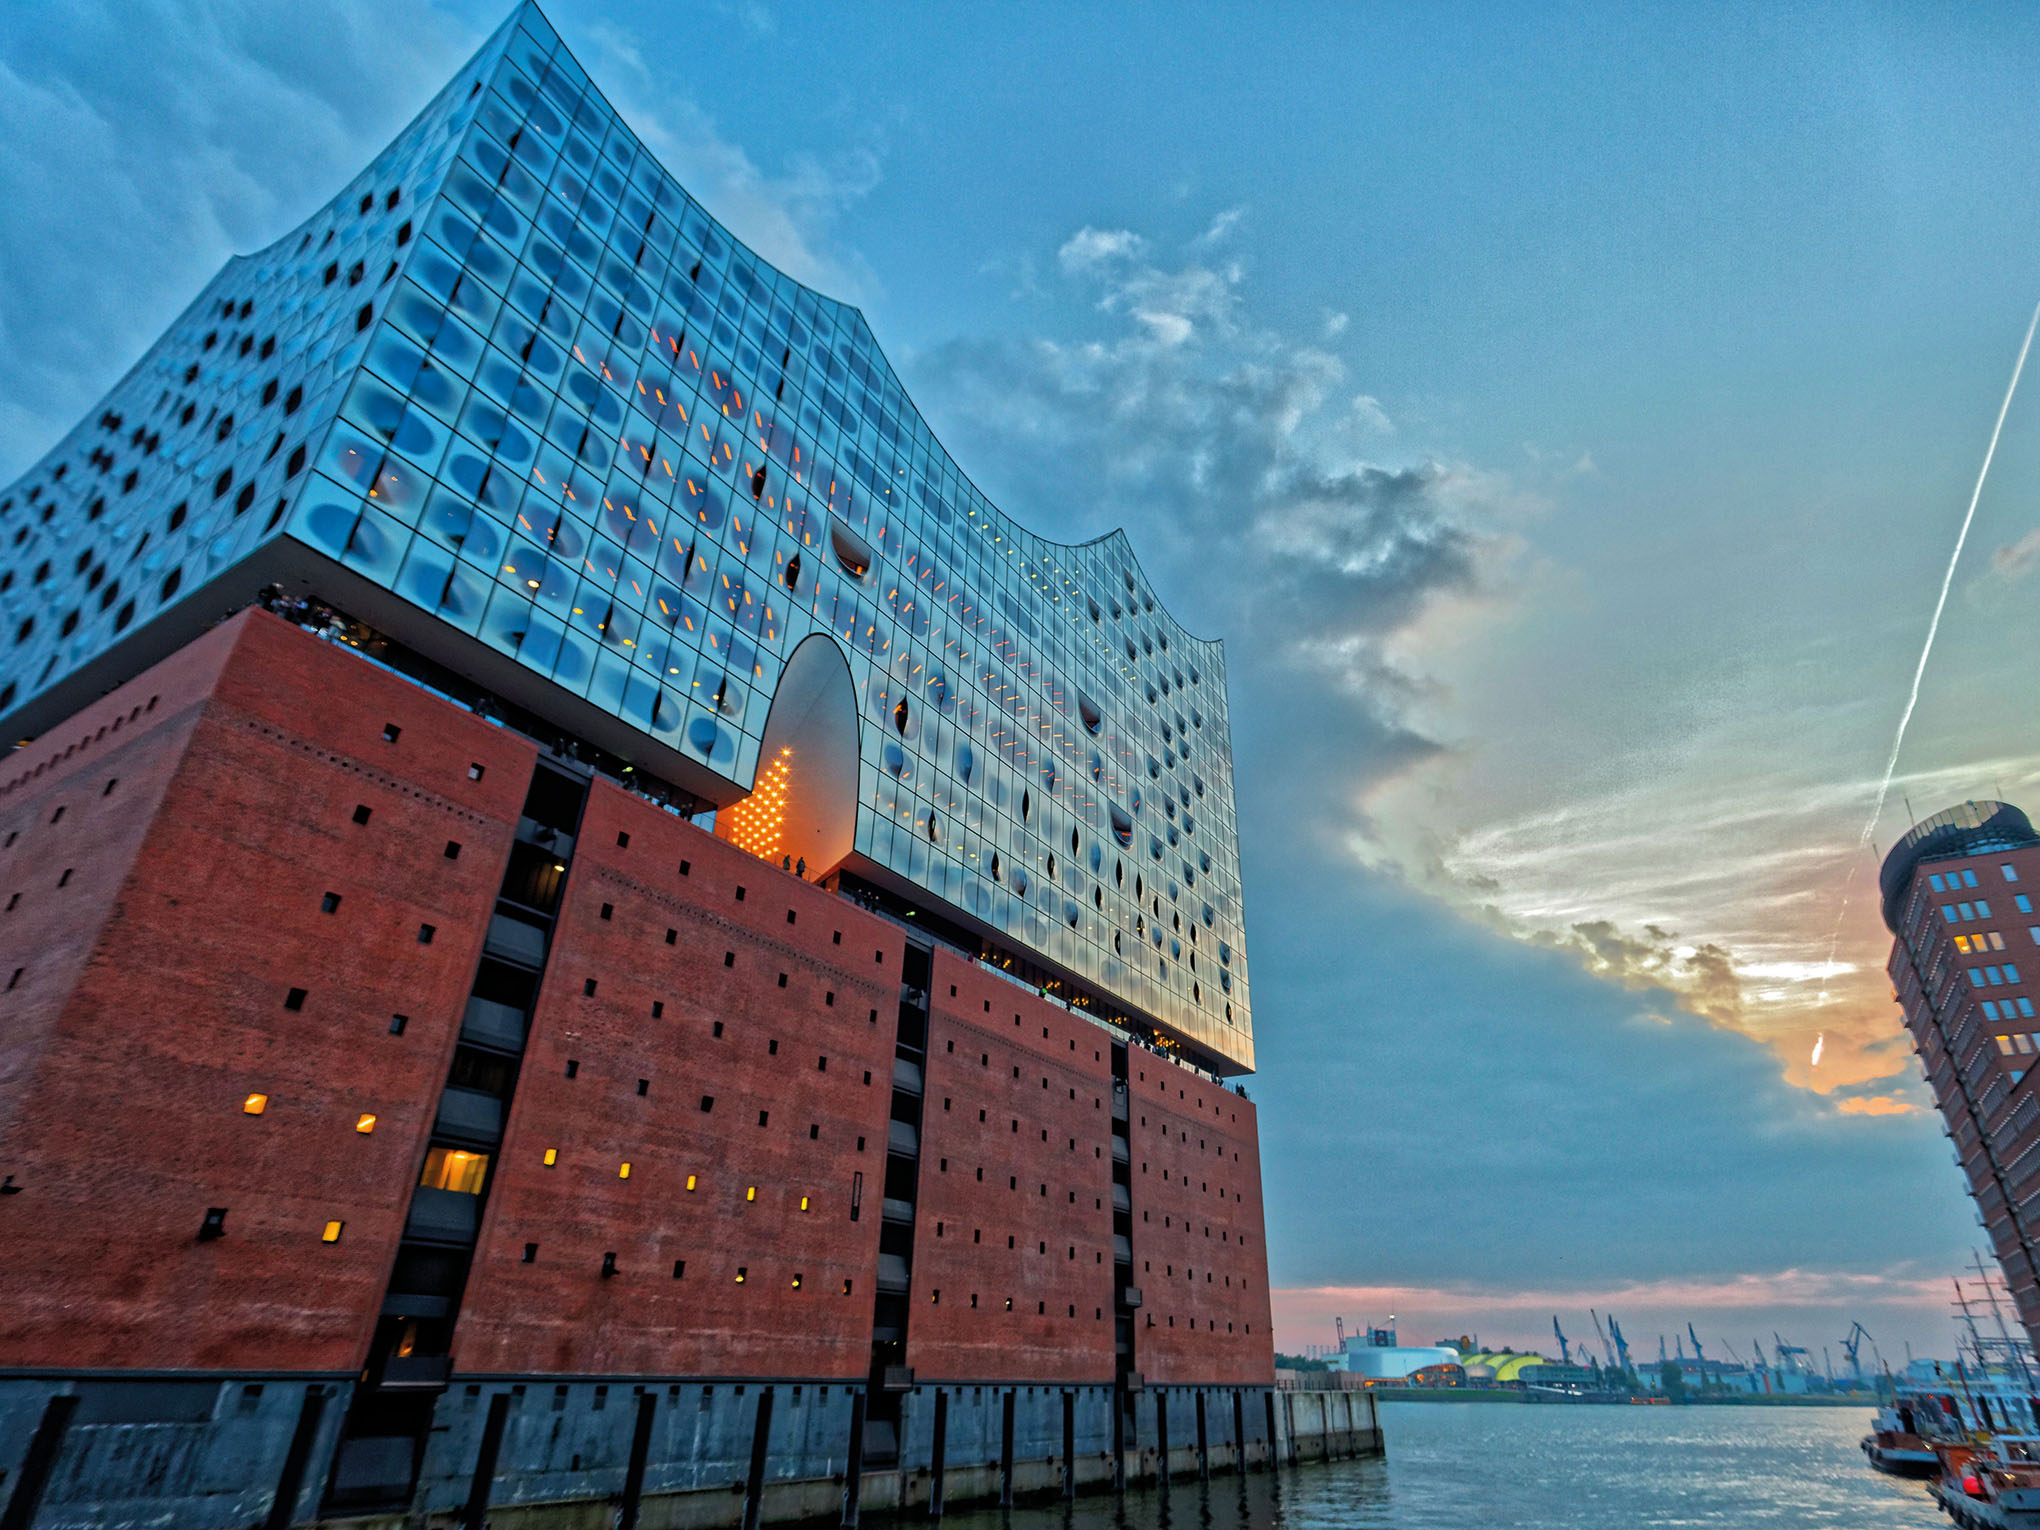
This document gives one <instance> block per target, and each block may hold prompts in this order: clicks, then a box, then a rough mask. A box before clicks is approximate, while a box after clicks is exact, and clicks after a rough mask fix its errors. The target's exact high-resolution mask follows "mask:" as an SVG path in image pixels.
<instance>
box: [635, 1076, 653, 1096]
mask: <svg viewBox="0 0 2040 1530" xmlns="http://www.w3.org/2000/svg"><path fill="white" fill-rule="evenodd" d="M637 1092H638V1093H639V1094H641V1095H644V1094H650V1093H651V1092H652V1081H651V1080H650V1079H648V1078H641V1079H639V1080H638V1081H637Z"/></svg>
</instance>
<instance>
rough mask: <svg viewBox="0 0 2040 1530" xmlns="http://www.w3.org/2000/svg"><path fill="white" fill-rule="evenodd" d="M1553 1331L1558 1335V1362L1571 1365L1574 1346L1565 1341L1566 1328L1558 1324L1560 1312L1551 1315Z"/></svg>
mask: <svg viewBox="0 0 2040 1530" xmlns="http://www.w3.org/2000/svg"><path fill="white" fill-rule="evenodd" d="M1551 1331H1552V1332H1553V1333H1555V1334H1557V1335H1558V1363H1559V1364H1560V1365H1571V1364H1572V1346H1571V1345H1569V1344H1567V1343H1566V1341H1565V1330H1564V1329H1563V1328H1561V1327H1559V1326H1558V1314H1557V1313H1556V1312H1554V1313H1552V1315H1551Z"/></svg>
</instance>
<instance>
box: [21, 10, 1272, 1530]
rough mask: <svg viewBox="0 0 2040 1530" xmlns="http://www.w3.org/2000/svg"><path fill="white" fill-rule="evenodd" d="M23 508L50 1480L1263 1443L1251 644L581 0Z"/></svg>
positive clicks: (311, 1498)
mask: <svg viewBox="0 0 2040 1530" xmlns="http://www.w3.org/2000/svg"><path fill="white" fill-rule="evenodd" d="M0 538H4V544H0V545H4V546H5V547H6V549H7V552H6V561H5V564H4V566H0V634H4V636H0V642H4V643H5V644H6V645H7V646H6V648H5V650H4V654H5V657H4V659H0V726H4V727H6V728H8V729H9V730H10V732H9V734H8V736H10V737H16V738H21V739H23V740H24V742H23V743H22V744H21V745H20V747H18V748H17V749H16V751H15V752H14V754H13V756H12V757H11V758H10V759H9V760H8V761H7V762H6V768H5V769H4V770H0V880H4V884H5V885H4V886H0V902H4V906H5V912H4V914H0V946H4V952H0V1246H4V1248H5V1249H6V1255H7V1256H6V1258H5V1259H0V1472H4V1473H5V1474H6V1475H5V1476H4V1477H0V1495H4V1499H5V1502H6V1503H7V1505H8V1508H7V1511H6V1512H8V1513H9V1514H10V1515H14V1516H17V1517H21V1518H22V1522H23V1523H26V1522H27V1521H26V1516H28V1515H31V1514H33V1515H34V1516H35V1519H34V1522H35V1523H37V1524H49V1525H78V1526H84V1525H112V1524H125V1523H131V1522H136V1521H140V1520H147V1521H149V1522H150V1523H153V1524H157V1525H163V1526H171V1527H176V1530H213V1527H225V1526H229V1525H236V1526H238V1525H246V1524H250V1523H257V1522H261V1523H266V1524H269V1525H273V1526H281V1525H286V1524H291V1523H300V1522H308V1521H315V1520H332V1519H339V1518H348V1517H358V1516H362V1515H389V1514H399V1513H409V1514H425V1515H428V1516H441V1517H448V1518H451V1517H464V1518H465V1521H466V1522H467V1523H471V1524H476V1525H479V1523H480V1520H481V1517H482V1515H483V1514H487V1515H488V1516H490V1517H492V1518H494V1519H496V1520H497V1521H499V1522H501V1523H508V1522H509V1521H510V1519H511V1518H517V1519H519V1520H520V1522H529V1523H532V1524H538V1523H541V1522H549V1521H550V1520H551V1519H555V1518H557V1519H559V1520H560V1521H561V1522H565V1521H566V1520H569V1519H572V1520H575V1521H576V1522H579V1517H582V1516H585V1514H586V1512H587V1510H588V1506H589V1504H590V1503H591V1502H593V1501H601V1500H609V1501H613V1502H615V1503H617V1504H619V1505H620V1506H621V1509H620V1512H621V1513H622V1515H623V1516H624V1518H625V1520H626V1522H629V1523H635V1522H636V1519H637V1516H638V1515H639V1513H640V1512H641V1506H650V1505H654V1504H656V1505H657V1508H656V1511H654V1510H653V1509H651V1508H650V1507H646V1508H644V1510H643V1512H647V1513H653V1512H655V1513H656V1517H657V1518H658V1519H659V1520H661V1521H663V1522H666V1523H671V1524H686V1523H702V1524H719V1523H734V1522H736V1521H738V1520H745V1521H751V1522H755V1521H757V1520H759V1519H770V1518H777V1517H790V1516H794V1515H812V1514H816V1513H820V1512H829V1513H835V1512H838V1511H839V1510H840V1509H841V1508H843V1507H844V1506H846V1505H847V1507H848V1508H849V1509H850V1510H852V1511H853V1512H854V1510H855V1509H856V1507H857V1504H858V1501H859V1496H860V1494H861V1493H863V1492H865V1491H866V1487H867V1484H872V1485H873V1486H872V1487H871V1489H870V1490H871V1491H872V1492H874V1493H876V1494H877V1496H878V1497H879V1498H880V1499H881V1500H882V1501H885V1502H905V1501H926V1500H927V1499H929V1498H931V1497H932V1498H934V1499H936V1500H940V1498H941V1497H942V1495H943V1494H944V1492H945V1483H947V1484H948V1490H949V1491H950V1492H951V1493H952V1494H953V1495H967V1494H970V1493H974V1492H985V1491H991V1492H1003V1493H1007V1494H1010V1493H1012V1492H1014V1491H1023V1492H1024V1491H1027V1490H1029V1489H1030V1488H1062V1489H1067V1490H1074V1489H1075V1488H1077V1487H1079V1486H1081V1485H1085V1484H1089V1483H1097V1482H1110V1481H1112V1480H1114V1478H1115V1477H1118V1476H1120V1475H1122V1474H1124V1473H1127V1472H1132V1473H1135V1474H1139V1473H1143V1472H1148V1473H1151V1472H1153V1471H1154V1470H1156V1469H1157V1467H1158V1465H1160V1464H1162V1463H1165V1462H1167V1461H1168V1460H1170V1459H1171V1458H1172V1456H1173V1458H1174V1459H1176V1460H1177V1461H1178V1462H1179V1463H1189V1462H1196V1463H1198V1464H1201V1465H1204V1466H1207V1467H1208V1466H1209V1465H1211V1464H1212V1463H1214V1462H1216V1463H1217V1464H1219V1465H1225V1464H1235V1463H1237V1464H1245V1463H1246V1462H1248V1461H1259V1460H1265V1459H1267V1458H1268V1455H1269V1452H1270V1449H1271V1445H1272V1437H1273V1435H1274V1432H1275V1429H1276V1420H1277V1410H1276V1408H1275V1406H1274V1402H1273V1399H1272V1397H1271V1394H1270V1391H1269V1388H1270V1387H1271V1385H1272V1382H1273V1379H1274V1378H1273V1357H1272V1340H1271V1334H1270V1331H1269V1304H1268V1292H1267V1283H1266V1256H1265V1250H1264V1247H1263V1243H1262V1218H1261V1198H1260V1168H1259V1158H1258V1145H1257V1143H1258V1138H1257V1129H1256V1120H1255V1115H1254V1110H1253V1106H1252V1105H1251V1103H1250V1102H1249V1101H1248V1100H1247V1099H1246V1098H1245V1096H1244V1094H1243V1092H1241V1091H1240V1090H1239V1089H1237V1088H1236V1087H1233V1086H1230V1085H1229V1084H1228V1083H1227V1082H1226V1080H1228V1079H1230V1078H1232V1077H1234V1076H1236V1075H1238V1074H1241V1073H1244V1072H1247V1071H1250V1070H1251V1068H1252V1064H1253V1045H1252V1028H1251V1021H1250V1012H1249V1008H1248V996H1247V978H1246V964H1245V962H1246V959H1245V951H1244V945H1243V926H1242V917H1243V916H1242V908H1241V900H1240V888H1239V868H1238V854H1237V845H1236V840H1235V836H1234V820H1233V802H1232V778H1231V762H1230V754H1229V747H1228V741H1227V714H1226V703H1225V675H1224V659H1223V652H1222V650H1221V648H1220V647H1219V645H1218V644H1217V643H1215V642H1210V641H1206V640H1203V639H1200V638H1198V637H1196V636H1194V635H1192V634H1190V633H1188V632H1187V631H1185V630H1184V629H1183V628H1182V627H1181V626H1180V625H1179V624H1178V623H1177V622H1175V621H1174V620H1173V619H1172V618H1171V617H1170V616H1169V615H1168V613H1167V612H1166V611H1165V610H1164V609H1162V607H1161V606H1160V605H1159V604H1158V603H1157V602H1156V600H1155V598H1154V594H1153V592H1152V589H1151V587H1150V586H1149V584H1148V583H1147V581H1146V579H1145V576H1144V575H1143V574H1142V572H1141V570H1140V568H1139V566H1138V564H1137V562H1136V561H1135V560H1134V558H1133V555H1132V552H1131V549H1130V547H1129V546H1128V544H1127V542H1126V539H1125V538H1124V537H1123V536H1122V535H1120V534H1118V533H1116V532H1115V533H1113V534H1111V535H1109V536H1106V537H1103V538H1100V539H1099V540H1097V541H1095V542H1090V543H1086V544H1083V545H1081V546H1066V545H1061V544H1056V543H1052V542H1049V541H1046V540H1044V539H1042V538H1039V537H1036V536H1034V535H1033V534H1031V533H1030V532H1028V531H1027V530H1026V529H1025V528H1023V527H1021V526H1019V525H1017V524H1016V523H1015V522H1013V521H1012V520H1010V519H1009V518H1007V517H1005V516H1004V515H1002V514H1001V513H1000V512H999V511H998V510H997V509H995V508H994V507H993V506H992V505H991V504H990V503H989V502H987V501H986V500H985V499H984V498H983V496H982V495H980V494H979V493H978V492H977V491H976V490H975V488H974V487H972V486H971V484H970V483H969V481H968V480H967V479H966V478H965V477H964V476H963V475H962V473H961V472H960V471H959V470H958V469H957V468H956V466H955V465H954V464H953V463H952V462H951V461H950V459H949V458H948V456H947V455H946V454H945V453H944V452H943V450H942V449H941V447H940V446H939V444H937V443H936V442H935V441H934V439H933V437H932V436H931V435H930V433H929V432H928V430H927V429H926V427H925V426H924V425H923V423H922V422H921V420H920V418H919V416H918V414H917V413H916V412H915V410H914V408H913V405H912V403H911V402H910V401H909V400H908V398H907V397H906V395H905V393H904V392H903V391H902V390H901V388H900V387H899V384H898V382H897V380H896V379H895V378H894V376H893V374H892V372H891V370H890V368H889V367H888V366H887V364H886V362H885V360H884V358H883V356H882V355H881V354H880V352H879V350H878V348H877V345H876V343H875V341H874V340H873V339H872V337H871V335H870V332H869V329H868V328H867V326H866V325H865V323H864V321H863V319H862V317H861V315H859V314H858V313H856V312H855V311H854V310H852V309H849V308H846V307H844V306H843V305H841V304H839V303H836V302H833V301H831V300H829V299H827V298H824V297H822V296H820V295H818V294H816V293H814V292H812V291H810V290H809V289H806V288H804V287H802V286H800V285H799V284H797V283H795V282H793V281H791V280H789V279H788V278H787V277H785V276H784V275H783V274H781V273H779V272H777V271H775V270H773V269H772V268H771V267H769V266H767V265H766V264H764V263H763V262H762V261H760V260H758V259H757V257H755V256H754V255H752V254H751V253H750V252H749V251H747V250H745V249H744V248H743V247H742V246H741V245H740V244H738V243H737V242H736V241H735V240H734V239H732V238H731V237H730V235H729V234H728V233H727V232H726V231H725V230H723V229H722V228H721V227H720V226H719V225H717V224H716V223H715V222H714V221H713V219H711V218H710V217H709V216H708V215H707V214H706V212H705V211H704V210H703V209H702V208H700V207H699V206H698V205H697V204H696V203H694V202H693V201H692V200H691V199H689V198H688V197H687V195H686V193H685V192H684V191H682V190H681V189H680V188H679V187H678V186H677V185H676V184H675V183H674V182H673V181H672V180H671V178H670V177H668V176H667V175H666V174H665V173H664V172H663V171H662V170H661V169H660V167H659V166H658V165H657V164H656V162H655V161H653V160H652V158H651V157H650V156H649V155H648V154H647V153H646V152H645V150H644V149H643V147H642V145H641V144H639V143H638V141H637V140H636V139H635V138H634V137H633V136H632V135H631V133H630V132H629V130H628V129H627V128H626V127H625V126H624V124H623V123H622V122H621V121H620V119H619V118H618V117H617V116H616V114H615V113H614V112H613V111H612V110H611V109H610V108H609V106H608V105H607V104H606V103H605V102H604V101H603V100H602V98H601V96H600V94H599V93H598V92H597V91H596V90H595V89H594V87H593V86H592V85H591V84H590V83H589V81H588V80H587V78H586V76H585V75H584V74H583V73H582V72H581V71H580V69H579V68H578V66H577V65H576V64H575V62H574V60H573V59H572V58H571V57H570V56H569V54H568V53H567V51H566V50H565V49H564V48H563V47H562V45H561V44H560V42H559V40H558V38H557V37H556V36H555V34H554V33H553V32H552V30H551V28H550V27H549V26H548V25H547V23H546V21H545V19H544V18H543V16H542V15H540V14H539V12H538V11H537V10H536V8H535V7H531V6H525V7H522V8H520V9H519V10H518V11H517V12H516V13H515V14H514V15H513V16H512V17H511V18H510V20H509V21H508V22H507V23H506V24H505V25H504V27H503V28H502V29H501V30H500V31H499V32H498V33H497V35H496V36H495V37H493V38H492V39H491V40H490V41H489V43H488V44H486V45H485V46H484V47H483V49H482V50H481V51H480V52H479V53H478V54H477V56H476V57H475V58H474V59H473V60H472V61H471V62H470V63H469V64H468V65H467V66H466V67H465V68H464V69H463V70H462V71H461V72H460V74H459V76H458V77H457V78H456V79H455V80H454V81H453V82H452V83H451V84H450V85H449V86H448V87H447V88H446V89H445V90H444V91H443V92H441V94H440V95H439V96H438V97H437V98H436V99H435V100H434V101H433V102H432V103H431V104H430V105H429V106H428V107H427V108H426V109H425V111H424V112H423V113H422V114H421V116H420V117H419V118H418V119H417V120H416V121H415V122H414V123H413V124H412V125H411V126H410V127H409V128H408V129H406V131H405V132H404V133H403V134H402V135H401V136H400V137H399V138H398V139H397V140H396V141H395V142H394V143H393V144H392V145H391V146H390V147H389V148H388V149H387V150H386V151H385V152H384V153H383V154H382V155H381V156H379V158H378V159H377V160H376V162H375V163H374V164H373V165H372V166H370V167H369V169H368V170H367V171H365V172H364V173H363V174H362V175H361V176H360V177H358V178H357V180H356V181H355V182H354V183H353V184H351V185H350V186H349V187H348V188H347V189H346V190H345V191H343V192H342V193H341V195H340V196H338V197H337V198H335V199H334V201H333V202H332V203H330V204H329V205H328V206H327V207H326V208H324V209H323V210H322V211H321V212H320V213H318V214H317V215H315V216H314V217H313V218H312V219H311V220H310V221H309V222H308V223H307V224H305V225H304V226H303V227H302V228H301V229H298V230H295V231H293V232H292V233H291V234H290V235H288V236H286V237H285V238H284V239H282V240H280V241H279V242H278V243H277V244H276V245H275V246H273V247H271V248H270V249H268V250H266V251H264V252H262V253H261V254H259V255H256V256H253V257H249V258H246V259H238V260H236V261H233V262H231V263H230V264H229V265H228V266H227V267H226V269H225V270H223V271H222V272H221V273H220V275H219V276H218V277H217V278H216V279H215V280H214V281H213V282H212V283H211V284H210V285H209V286H208V288H207V289H206V291H205V292H204V293H203V294H202V295H201V296H200V298H199V299H198V301H197V302H196V303H194V304H193V306H192V307H191V308H190V309H189V310H188V311H187V312H186V314H185V315H184V316H183V318H182V319H180V321H179V322H178V324H177V325H176V326H175V327H174V328H173V329H172V331H171V332H170V333H169V334H167V335H166V336H165V337H164V338H163V339H162V340H161V341H160V342H159V343H158V344H157V345H156V346H155V347H153V348H152V349H151V350H150V352H149V353H148V354H147V355H146V356H145V357H144V358H143V359H142V361H141V362H140V363H139V364H138V365H137V366H136V367H135V368H134V369H133V370H132V371H131V372H130V373H129V374H128V375H127V377H126V378H124V379H123V380H122V382H121V383H120V384H119V385H118V386H117V387H116V388H115V389H114V390H113V392H112V393H110V394H109V395H108V396H107V398H106V399H105V400H103V401H102V403H101V405H100V406H99V407H98V408H97V409H96V410H95V411H94V413H93V415H92V416H91V417H90V418H89V419H87V420H86V421H85V422H83V423H81V424H80V425H79V426H78V427H77V428H76V429H74V430H73V431H72V432H70V433H69V434H68V435H67V436H66V437H65V439H64V440H63V441H62V442H60V443H59V444H58V446H57V447H56V448H55V449H54V450H53V451H52V452H51V453H50V454H49V455H48V456H47V457H45V458H44V459H43V460H42V461H41V462H39V463H38V464H36V466H35V467H34V468H33V469H31V470H30V472H29V473H28V474H26V475H25V476H24V477H23V478H22V479H21V480H20V481H19V482H18V483H16V484H15V485H13V486H12V487H10V488H9V489H7V490H6V491H4V493H0ZM223 613H226V614H224V615H223ZM867 1474H875V1475H867ZM917 1495H918V1497H917ZM9 1523H10V1526H11V1525H12V1524H13V1523H14V1520H12V1519H10V1521H9Z"/></svg>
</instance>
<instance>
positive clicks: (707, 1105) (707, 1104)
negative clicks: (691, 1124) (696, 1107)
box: [701, 1094, 715, 1115]
mask: <svg viewBox="0 0 2040 1530" xmlns="http://www.w3.org/2000/svg"><path fill="white" fill-rule="evenodd" d="M714 1109H715V1096H714V1095H712V1094H704V1095H703V1096H702V1097H701V1112H702V1114H703V1115H707V1114H708V1112H710V1111H711V1110H714Z"/></svg>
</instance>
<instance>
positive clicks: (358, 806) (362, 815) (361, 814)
mask: <svg viewBox="0 0 2040 1530" xmlns="http://www.w3.org/2000/svg"><path fill="white" fill-rule="evenodd" d="M368 814H369V807H368V804H367V803H366V802H357V803H355V805H354V821H355V822H356V823H367V822H368Z"/></svg>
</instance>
